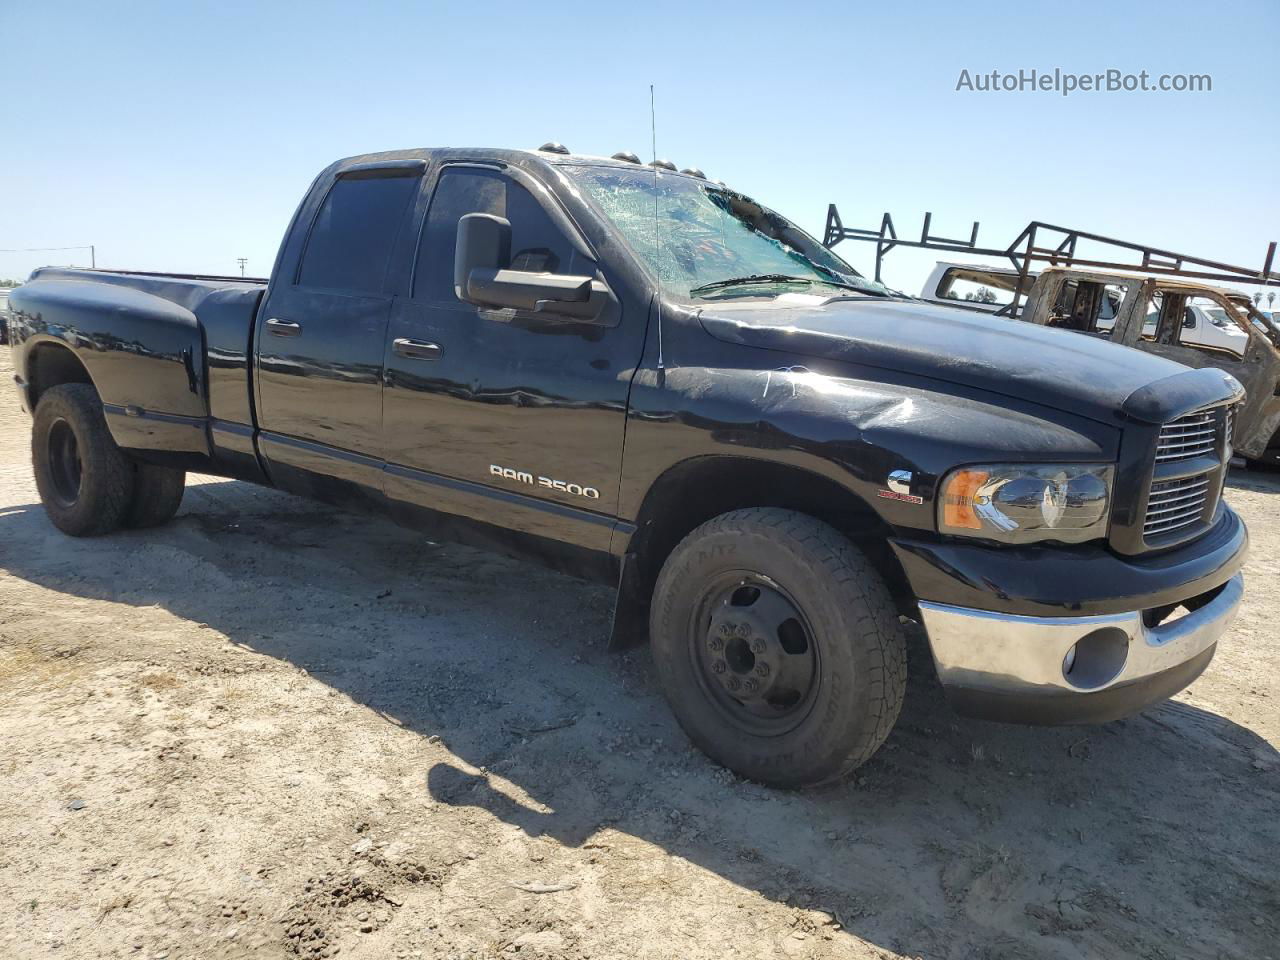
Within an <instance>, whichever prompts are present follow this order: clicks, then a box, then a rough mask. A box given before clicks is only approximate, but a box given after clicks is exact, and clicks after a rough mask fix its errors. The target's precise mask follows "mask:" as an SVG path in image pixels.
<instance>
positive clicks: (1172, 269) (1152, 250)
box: [822, 203, 1280, 316]
mask: <svg viewBox="0 0 1280 960" xmlns="http://www.w3.org/2000/svg"><path fill="white" fill-rule="evenodd" d="M932 220H933V214H932V213H926V214H925V215H924V224H923V226H922V227H921V228H920V239H919V240H911V239H906V238H904V237H899V236H898V231H897V229H896V228H895V227H894V224H893V217H891V216H890V215H889V214H888V213H885V215H884V216H883V217H882V218H881V219H880V228H879V229H878V230H868V229H858V228H853V227H846V226H845V225H844V222H843V221H842V220H841V219H840V213H839V211H838V210H837V209H836V205H835V204H834V203H832V204H829V205H828V206H827V224H826V229H825V230H824V231H823V235H822V244H823V246H825V247H828V248H830V247H834V246H835V245H836V244H837V243H839V242H840V241H842V240H861V241H864V242H867V243H874V244H875V245H876V270H875V279H876V280H877V282H879V281H880V279H881V278H880V273H881V266H882V264H883V262H884V257H885V255H886V254H887V253H888V252H889V251H890V250H892V249H894V248H895V247H914V248H916V249H921V250H939V251H945V252H947V253H964V254H968V255H970V256H980V257H1004V258H1006V259H1008V261H1009V262H1010V263H1011V264H1013V267H1014V269H1015V270H1017V271H1018V283H1017V286H1016V287H1015V289H1014V291H1013V302H1012V303H1010V304H1008V305H1007V306H1005V307H1004V308H1002V309H1001V310H1000V311H999V314H1002V315H1007V316H1012V315H1014V314H1016V312H1017V308H1018V301H1019V299H1020V298H1021V296H1022V294H1023V293H1024V291H1025V290H1026V289H1027V278H1028V274H1029V273H1030V271H1031V265H1032V264H1033V263H1043V264H1045V265H1047V266H1059V267H1085V268H1089V269H1094V270H1120V271H1126V272H1140V273H1146V274H1151V275H1153V276H1167V277H1183V278H1187V279H1196V280H1211V281H1214V282H1215V283H1248V284H1258V285H1263V286H1273V285H1274V286H1280V273H1277V272H1275V271H1273V270H1272V267H1273V266H1275V265H1276V243H1275V241H1274V240H1273V241H1272V242H1271V243H1270V244H1269V245H1268V246H1267V253H1266V257H1265V259H1264V260H1263V264H1262V269H1261V270H1253V269H1250V268H1248V267H1240V266H1236V265H1235V264H1230V263H1221V262H1219V261H1217V260H1206V259H1204V258H1203V257H1193V256H1191V255H1190V254H1185V253H1175V252H1173V251H1172V250H1165V249H1162V248H1160V247H1153V246H1150V245H1147V244H1142V243H1134V242H1132V241H1129V240H1119V239H1116V238H1115V237H1107V236H1103V235H1102V234H1100V233H1090V232H1088V231H1085V230H1073V229H1069V228H1067V227H1059V226H1056V225H1054V224H1052V223H1045V222H1044V221H1043V220H1032V221H1031V222H1030V223H1029V224H1027V225H1026V226H1025V227H1024V228H1023V229H1022V232H1021V233H1019V234H1018V236H1017V237H1016V238H1015V239H1014V241H1013V242H1012V243H1010V244H1009V245H1008V246H1007V247H980V246H978V221H976V220H975V221H974V222H973V229H972V231H971V232H970V234H969V239H968V240H955V239H951V238H949V237H940V236H934V235H932V234H931V233H930V232H929V227H930V224H931V222H932ZM1081 242H1085V243H1089V244H1096V245H1098V246H1101V247H1103V248H1104V250H1105V251H1106V252H1104V253H1103V255H1104V256H1106V255H1108V253H1109V252H1111V251H1115V252H1117V254H1118V252H1119V251H1125V252H1126V253H1128V254H1129V255H1131V256H1133V257H1134V258H1135V259H1136V260H1137V262H1125V261H1122V260H1104V259H1092V258H1088V257H1082V256H1077V255H1076V247H1077V245H1078V244H1079V243H1081Z"/></svg>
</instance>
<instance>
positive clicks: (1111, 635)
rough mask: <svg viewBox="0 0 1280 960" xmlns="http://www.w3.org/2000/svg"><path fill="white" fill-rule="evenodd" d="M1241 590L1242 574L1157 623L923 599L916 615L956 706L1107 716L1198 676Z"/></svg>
mask: <svg viewBox="0 0 1280 960" xmlns="http://www.w3.org/2000/svg"><path fill="white" fill-rule="evenodd" d="M1243 596H1244V577H1243V575H1242V574H1239V573H1237V574H1235V575H1234V576H1233V577H1231V579H1229V580H1227V581H1226V582H1225V583H1223V584H1221V585H1219V586H1216V587H1213V588H1212V589H1210V590H1208V591H1206V592H1205V593H1203V594H1199V595H1195V596H1190V597H1187V598H1186V601H1187V602H1186V607H1187V610H1188V612H1187V613H1185V615H1184V616H1182V617H1180V618H1177V619H1174V620H1170V621H1168V622H1165V623H1161V624H1159V625H1152V626H1149V625H1148V620H1149V619H1150V617H1149V615H1146V614H1144V611H1143V610H1135V611H1131V612H1125V613H1112V614H1103V615H1098V616H1084V617H1036V616H1020V615H1015V614H1007V613H999V612H994V611H987V610H975V609H972V608H965V607H957V606H951V605H948V604H942V603H932V602H929V601H921V602H920V613H921V616H922V619H923V621H924V626H925V629H926V631H927V632H928V634H929V642H930V646H931V647H932V649H933V657H934V663H935V664H936V666H937V669H938V678H939V679H940V680H941V681H942V685H943V687H944V689H945V690H946V691H947V695H948V698H949V699H950V700H951V701H952V704H953V705H954V706H955V708H956V710H957V711H958V712H960V713H964V714H967V715H970V716H978V717H982V718H985V719H990V720H1003V721H1007V722H1011V723H1043V724H1054V723H1102V722H1105V721H1108V720H1115V719H1118V718H1120V717H1124V716H1128V715H1129V714H1132V713H1136V712H1137V711H1139V710H1141V709H1143V708H1144V707H1147V706H1149V705H1151V704H1153V703H1156V702H1158V701H1160V700H1163V699H1165V698H1167V697H1170V696H1172V695H1173V694H1175V693H1177V692H1178V691H1179V690H1182V689H1184V688H1185V687H1186V686H1187V685H1188V684H1190V683H1191V682H1192V681H1193V680H1195V678H1196V677H1198V676H1199V675H1200V674H1201V673H1202V672H1203V671H1204V669H1205V667H1207V666H1208V665H1209V661H1210V660H1211V659H1213V654H1214V650H1215V649H1216V645H1217V642H1218V638H1219V637H1221V636H1222V635H1223V634H1224V633H1225V632H1226V631H1227V629H1228V628H1229V627H1230V626H1231V623H1232V621H1234V620H1235V617H1236V613H1237V612H1238V610H1239V607H1240V601H1241V599H1242V598H1243ZM1069 656H1070V659H1069Z"/></svg>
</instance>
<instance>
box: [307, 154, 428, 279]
mask: <svg viewBox="0 0 1280 960" xmlns="http://www.w3.org/2000/svg"><path fill="white" fill-rule="evenodd" d="M426 171H427V162H426V161H425V160H392V161H375V162H373V163H357V164H352V165H351V166H350V167H344V168H343V169H342V170H339V171H338V172H337V173H336V174H334V177H333V180H332V181H331V182H330V183H329V186H328V187H326V188H325V191H324V196H323V197H322V198H321V199H320V202H319V203H317V204H316V206H315V209H314V210H312V211H311V218H310V220H309V221H308V223H307V234H306V238H305V239H304V240H303V242H302V249H301V250H300V251H299V253H298V262H297V264H295V266H294V268H293V277H292V280H291V283H290V286H292V287H295V288H298V289H302V290H314V291H316V292H317V293H327V294H331V295H338V296H344V297H362V298H365V299H370V298H372V299H379V298H381V299H390V298H391V297H392V295H393V294H392V293H390V292H388V290H387V273H388V271H389V270H390V268H391V257H392V256H394V255H395V252H396V247H398V246H399V243H398V241H399V238H400V236H401V234H402V233H403V232H404V229H405V222H404V218H405V217H406V216H407V217H409V218H410V221H409V222H410V225H412V217H413V213H414V208H415V207H416V206H417V204H416V203H415V200H416V196H417V194H418V193H420V192H421V190H422V178H423V176H424V175H425V174H426ZM400 179H405V180H408V179H413V180H416V181H418V187H417V189H416V190H415V191H414V193H413V195H411V196H410V198H409V201H408V203H406V204H405V209H404V210H403V211H402V212H401V214H400V217H401V222H400V225H399V228H398V229H397V231H396V236H395V238H393V239H392V242H391V251H390V252H389V253H388V254H387V263H386V265H385V266H384V267H383V268H382V277H381V279H380V281H379V285H378V289H377V290H376V291H367V290H356V289H353V288H352V287H318V286H311V285H308V284H304V283H303V282H302V266H303V264H305V263H306V262H307V251H309V250H310V249H311V238H312V237H313V236H315V230H316V222H317V221H318V220H319V219H320V211H321V210H323V209H324V205H325V204H326V203H328V202H329V197H330V196H332V195H333V191H334V190H335V189H336V188H337V186H338V184H339V183H341V182H342V181H343V180H400Z"/></svg>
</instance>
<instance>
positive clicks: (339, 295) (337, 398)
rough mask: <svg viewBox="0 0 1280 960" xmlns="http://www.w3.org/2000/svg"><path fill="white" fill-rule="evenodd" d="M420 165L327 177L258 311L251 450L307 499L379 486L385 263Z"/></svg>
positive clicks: (405, 214) (387, 312)
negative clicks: (341, 488) (297, 244)
mask: <svg viewBox="0 0 1280 960" xmlns="http://www.w3.org/2000/svg"><path fill="white" fill-rule="evenodd" d="M422 166H423V165H422V164H421V163H420V162H419V163H418V164H416V165H413V164H409V165H405V164H401V165H395V164H390V165H386V166H376V165H373V166H362V167H358V168H354V169H353V170H351V171H349V172H347V173H345V174H339V176H338V178H337V179H336V180H334V182H333V184H332V186H331V187H330V188H329V191H328V193H327V195H326V196H325V198H324V201H323V203H321V205H320V207H319V210H318V211H317V212H316V214H315V218H314V221H313V222H312V224H311V226H310V231H309V234H308V236H307V239H306V246H305V248H304V249H303V252H302V256H301V260H300V262H299V263H298V264H297V266H296V267H295V268H293V269H292V270H289V267H288V266H286V265H283V264H282V270H289V272H290V275H289V276H287V277H284V276H279V277H277V278H276V280H275V282H273V283H272V286H271V290H270V292H269V294H268V296H267V299H266V301H265V302H264V303H263V306H262V309H261V310H260V311H259V316H258V328H257V344H258V369H257V380H258V421H259V424H260V426H261V428H262V432H261V434H260V447H261V450H262V453H263V455H264V456H265V457H266V458H267V460H268V463H269V465H270V467H271V472H272V475H273V478H274V479H275V481H276V483H278V484H280V485H281V486H284V487H288V488H292V489H299V490H301V492H305V493H310V494H313V495H317V496H325V495H326V494H329V493H331V492H332V491H331V490H330V489H329V488H330V487H332V486H333V484H334V483H335V482H337V483H339V484H343V483H345V484H351V483H354V484H357V485H359V486H361V487H364V488H368V489H370V490H377V489H379V488H380V487H381V462H382V442H381V432H382V375H383V369H382V356H383V347H384V344H385V341H386V333H387V322H388V319H389V317H390V311H391V296H390V294H389V292H388V290H387V289H386V288H387V269H388V265H389V263H390V260H391V256H392V252H393V249H394V248H395V246H396V241H397V239H398V238H399V236H400V232H401V230H402V229H404V225H405V224H406V222H407V220H408V217H409V216H410V211H411V208H412V206H413V200H414V198H415V195H416V193H417V190H418V188H419V186H420V185H421V182H422V181H421V172H422Z"/></svg>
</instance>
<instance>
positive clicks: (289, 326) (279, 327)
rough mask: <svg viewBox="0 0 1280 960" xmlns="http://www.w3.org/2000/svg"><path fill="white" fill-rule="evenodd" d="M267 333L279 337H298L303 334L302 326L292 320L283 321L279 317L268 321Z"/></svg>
mask: <svg viewBox="0 0 1280 960" xmlns="http://www.w3.org/2000/svg"><path fill="white" fill-rule="evenodd" d="M267 331H268V332H269V333H272V334H275V335H276V336H277V337H296V336H297V335H298V334H300V333H301V332H302V324H300V323H294V322H293V321H292V320H281V319H280V318H279V317H272V318H271V319H270V320H268V321H267Z"/></svg>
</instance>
